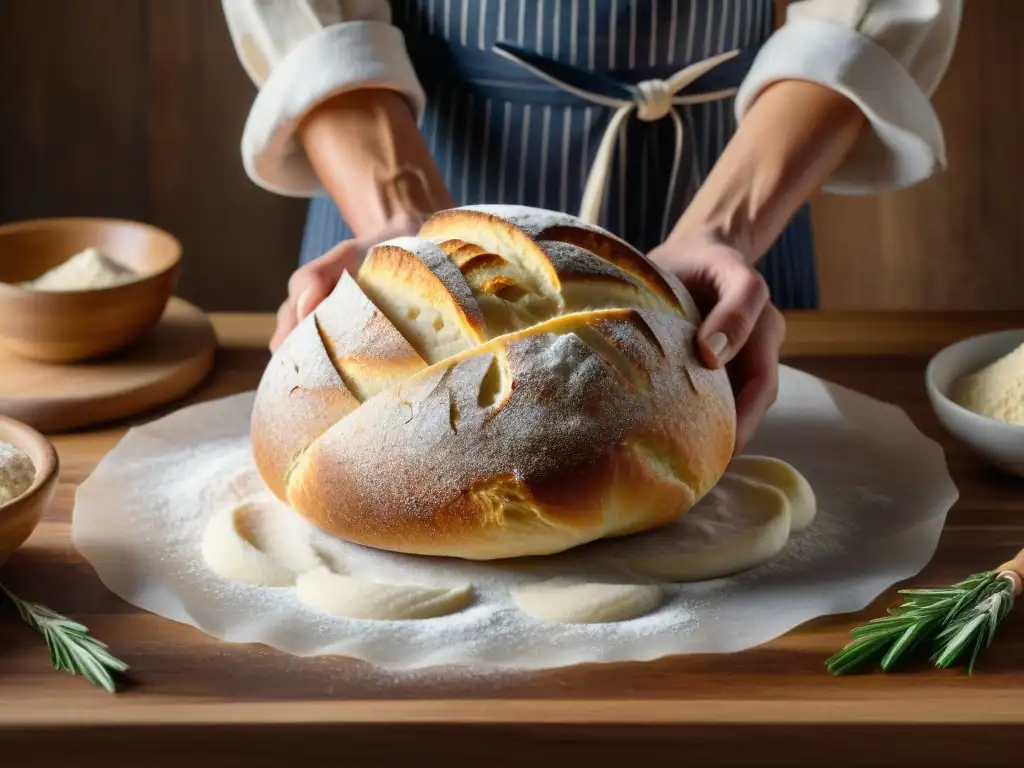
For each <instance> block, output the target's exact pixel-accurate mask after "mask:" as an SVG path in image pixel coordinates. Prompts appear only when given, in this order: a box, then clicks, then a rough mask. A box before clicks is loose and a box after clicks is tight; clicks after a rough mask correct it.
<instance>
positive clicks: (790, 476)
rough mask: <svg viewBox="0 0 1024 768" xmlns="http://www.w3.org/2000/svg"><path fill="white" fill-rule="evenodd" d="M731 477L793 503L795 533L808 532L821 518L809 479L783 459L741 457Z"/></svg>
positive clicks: (731, 465)
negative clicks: (753, 483)
mask: <svg viewBox="0 0 1024 768" xmlns="http://www.w3.org/2000/svg"><path fill="white" fill-rule="evenodd" d="M729 473H730V474H733V475H739V476H741V477H744V478H746V479H748V480H756V481H758V482H761V483H765V484H766V485H770V486H772V487H773V488H778V489H779V490H780V491H782V493H783V494H785V496H786V499H787V500H788V501H789V511H790V514H791V515H792V518H793V522H792V531H793V533H801V532H803V531H806V530H807V529H808V528H809V527H810V525H811V523H813V522H814V518H815V516H816V515H817V514H818V503H817V499H815V497H814V489H813V488H811V484H810V483H808V482H807V478H805V477H804V476H803V475H801V474H800V473H799V472H797V471H796V470H795V469H794V468H793V467H791V466H790V465H789V464H787V463H786V462H784V461H782V460H781V459H775V458H772V457H771V456H737V457H735V458H734V459H733V460H732V462H731V463H730V464H729Z"/></svg>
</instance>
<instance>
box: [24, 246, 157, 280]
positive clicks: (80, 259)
mask: <svg viewBox="0 0 1024 768" xmlns="http://www.w3.org/2000/svg"><path fill="white" fill-rule="evenodd" d="M138 279H139V275H138V274H137V273H136V272H134V271H133V270H131V269H128V268H127V267H125V266H123V265H122V264H120V263H118V262H116V261H114V260H113V259H111V258H110V257H108V256H106V255H105V254H103V253H101V252H100V250H99V249H98V248H86V249H85V250H84V251H82V252H81V253H76V254H75V255H74V256H72V257H71V258H70V259H68V260H67V261H65V262H64V263H62V264H59V265H57V266H56V267H54V268H53V269H51V270H50V271H48V272H45V273H44V274H42V275H41V276H39V277H37V278H35V279H34V280H28V281H26V282H24V283H22V284H21V286H22V287H23V288H30V289H32V290H35V291H91V290H95V289H97V288H112V287H114V286H116V285H124V284H125V283H133V282H135V281H136V280H138Z"/></svg>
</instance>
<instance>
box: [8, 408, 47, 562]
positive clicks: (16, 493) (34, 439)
mask: <svg viewBox="0 0 1024 768" xmlns="http://www.w3.org/2000/svg"><path fill="white" fill-rule="evenodd" d="M59 466H60V463H59V461H58V459H57V451H56V450H55V449H54V447H53V444H52V443H51V442H50V441H49V440H47V439H46V438H45V437H43V435H41V434H40V433H39V432H37V431H36V430H34V429H33V428H32V427H30V426H28V425H27V424H22V423H21V422H20V421H15V420H14V419H9V418H7V417H5V416H0V565H3V563H4V562H5V561H6V560H7V558H9V557H10V556H11V555H12V554H14V551H15V550H16V549H17V548H18V547H20V546H21V545H22V544H24V543H25V540H26V539H28V537H29V536H30V535H31V534H32V531H34V530H35V528H36V526H37V525H39V521H40V520H41V519H42V517H43V512H45V511H46V508H47V507H49V506H50V502H51V501H53V494H54V491H55V490H56V489H57V477H58V475H59V474H60V471H59Z"/></svg>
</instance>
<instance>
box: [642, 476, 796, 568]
mask: <svg viewBox="0 0 1024 768" xmlns="http://www.w3.org/2000/svg"><path fill="white" fill-rule="evenodd" d="M791 521H792V515H791V514H790V508H789V501H788V500H787V499H786V496H785V495H784V494H783V493H782V491H780V490H779V489H777V488H773V487H772V486H770V485H766V484H765V483H762V482H758V481H755V480H750V479H747V478H745V477H742V476H740V475H734V474H732V473H730V472H726V473H725V475H724V476H723V477H722V479H721V480H720V481H719V483H718V485H716V486H715V487H714V488H713V489H712V490H711V491H710V492H709V493H708V495H707V496H705V497H704V498H703V499H702V500H701V501H700V503H698V504H697V506H695V507H694V508H693V509H692V510H690V511H689V512H688V513H687V514H686V515H684V516H683V517H682V518H681V519H680V520H679V521H678V522H676V523H674V525H677V526H680V527H682V528H683V529H685V531H686V533H685V534H684V536H683V537H679V536H674V537H673V538H675V539H676V540H679V539H680V538H682V539H683V540H684V541H686V542H687V543H688V544H690V545H691V546H689V547H687V548H686V549H675V550H666V549H665V548H664V544H663V543H661V542H663V539H660V538H657V537H649V540H650V541H651V542H652V545H651V548H650V550H649V551H645V552H642V553H637V554H634V555H633V556H632V557H631V558H630V559H629V566H630V567H631V568H632V569H633V570H635V571H637V572H638V573H642V574H644V575H645V576H649V577H651V578H655V579H661V580H664V581H700V580H702V579H714V578H718V577H720V576H728V575H731V574H734V573H738V572H739V571H745V570H748V569H750V568H753V567H754V566H757V565H760V564H761V563H763V562H765V561H767V560H770V559H771V558H773V557H775V555H777V554H778V553H779V552H780V551H782V548H783V547H785V546H786V542H787V541H788V540H789V532H790V527H791Z"/></svg>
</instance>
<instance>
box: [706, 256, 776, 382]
mask: <svg viewBox="0 0 1024 768" xmlns="http://www.w3.org/2000/svg"><path fill="white" fill-rule="evenodd" d="M767 303H768V286H767V285H766V284H765V282H764V279H763V278H762V277H761V276H760V275H759V274H758V273H756V272H754V271H753V270H746V271H745V272H743V273H742V276H736V277H733V278H732V279H731V281H730V282H729V284H728V286H727V287H726V288H725V289H724V290H723V291H722V294H721V298H720V299H719V301H718V303H717V304H715V306H714V307H713V308H712V310H711V312H709V313H708V315H707V317H706V318H705V319H704V322H703V323H701V327H700V331H699V333H698V336H697V338H698V341H699V347H700V352H701V357H702V358H703V360H704V364H705V365H707V366H708V367H709V368H720V367H722V366H724V365H726V364H728V363H729V361H730V360H732V359H733V357H735V355H736V353H737V352H738V351H739V350H740V349H742V348H743V345H744V344H746V343H747V339H748V338H750V334H751V332H752V331H753V329H754V326H755V325H756V324H757V319H758V318H759V317H760V316H761V312H762V311H763V310H764V307H765V305H766V304H767Z"/></svg>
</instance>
